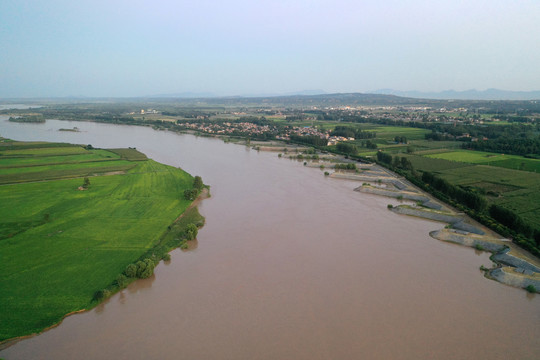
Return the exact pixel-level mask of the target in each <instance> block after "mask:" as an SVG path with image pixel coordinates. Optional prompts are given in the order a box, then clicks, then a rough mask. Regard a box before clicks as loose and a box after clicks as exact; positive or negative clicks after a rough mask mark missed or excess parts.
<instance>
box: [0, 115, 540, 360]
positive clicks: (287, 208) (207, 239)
mask: <svg viewBox="0 0 540 360" xmlns="http://www.w3.org/2000/svg"><path fill="white" fill-rule="evenodd" d="M74 126H77V127H79V128H80V129H81V132H78V133H75V132H59V131H57V130H58V129H59V128H72V127H74ZM0 134H1V135H2V136H4V137H8V138H13V139H16V140H46V141H65V142H71V143H81V144H92V145H93V146H96V147H128V146H131V147H133V146H135V147H137V149H138V150H140V151H142V152H144V153H146V154H147V155H148V156H149V157H151V158H153V159H155V160H157V161H160V162H163V163H166V164H169V165H174V166H180V167H182V168H183V169H185V170H186V171H188V172H189V173H191V174H193V175H201V176H202V178H203V180H204V182H205V183H206V184H209V185H210V186H211V195H212V196H211V198H209V199H207V200H204V201H203V202H202V204H201V205H200V207H199V209H200V212H201V213H202V214H203V215H204V216H205V217H206V225H205V226H204V228H203V229H201V230H200V231H199V236H198V241H197V243H196V244H193V245H192V247H191V249H190V250H189V251H181V250H175V251H173V252H172V253H171V256H172V260H171V261H170V262H169V263H160V264H159V265H158V267H157V268H156V271H155V275H154V276H153V277H152V278H150V279H146V280H139V281H137V282H135V283H133V284H131V285H130V286H129V287H128V288H127V289H125V290H124V291H122V292H120V293H118V294H116V295H114V296H113V297H112V298H111V299H110V300H108V301H107V302H105V303H104V304H102V305H100V306H99V307H97V308H95V309H93V310H91V311H88V312H86V313H82V314H77V315H73V316H70V317H68V318H66V319H65V320H64V322H63V323H62V324H61V325H60V326H58V327H56V328H54V329H51V330H49V331H46V332H44V333H43V334H41V335H39V336H35V337H32V338H29V339H26V340H23V341H20V342H18V343H16V344H15V345H12V346H11V347H9V348H7V349H5V350H3V351H1V352H0V357H2V358H5V359H7V360H10V359H235V360H239V359H250V360H252V359H268V360H276V359H309V360H314V359H415V360H417V359H490V360H492V359H539V358H540V296H539V295H531V294H527V293H526V292H525V291H523V290H520V289H515V288H512V287H508V286H505V285H502V284H500V283H497V282H495V281H491V280H488V279H486V278H484V276H483V275H482V273H481V272H480V270H479V267H480V266H481V265H484V266H487V267H490V266H491V261H490V260H489V255H488V254H486V253H482V252H476V251H474V250H472V249H470V248H465V247H461V246H459V245H453V244H447V243H443V242H440V241H437V240H434V239H432V238H431V237H429V235H428V233H429V231H431V230H436V229H440V228H441V227H443V226H444V224H441V223H436V222H431V221H426V220H421V219H416V218H412V217H407V216H402V215H398V214H394V213H392V212H390V211H388V210H387V209H386V205H387V204H389V203H393V204H397V203H396V202H395V201H394V200H390V199H387V198H384V197H378V196H375V195H369V194H363V193H358V192H354V191H352V190H353V188H355V187H356V186H358V183H356V182H352V181H347V180H338V179H330V178H327V177H325V176H324V175H323V173H322V171H320V170H319V169H315V168H306V167H303V166H302V164H301V163H299V162H295V161H290V160H288V159H284V158H282V159H279V158H278V156H277V154H276V153H262V152H260V153H259V152H257V151H254V150H250V149H248V148H246V147H244V146H239V145H234V144H226V143H224V142H223V141H221V140H218V139H211V138H202V137H195V136H192V135H179V134H174V133H170V132H164V131H154V130H152V129H150V128H142V127H128V126H114V125H104V124H94V123H81V122H65V121H47V123H46V124H15V123H9V122H7V121H5V117H3V118H0Z"/></svg>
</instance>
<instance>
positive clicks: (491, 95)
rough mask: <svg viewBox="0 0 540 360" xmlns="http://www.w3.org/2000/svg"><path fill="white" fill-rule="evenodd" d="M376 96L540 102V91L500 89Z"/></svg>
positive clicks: (387, 92) (391, 92) (397, 92)
mask: <svg viewBox="0 0 540 360" xmlns="http://www.w3.org/2000/svg"><path fill="white" fill-rule="evenodd" d="M372 93H374V94H385V95H397V96H405V97H411V98H417V99H438V100H445V99H455V100H540V91H509V90H499V89H487V90H482V91H479V90H475V89H471V90H465V91H455V90H445V91H440V92H421V91H400V90H393V89H380V90H376V91H373V92H372Z"/></svg>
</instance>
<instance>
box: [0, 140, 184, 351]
mask: <svg viewBox="0 0 540 360" xmlns="http://www.w3.org/2000/svg"><path fill="white" fill-rule="evenodd" d="M22 145H24V143H22ZM38 146H39V145H38ZM79 148H80V149H82V150H77V151H79V152H80V154H81V155H80V156H81V162H80V163H76V162H75V161H76V158H73V157H71V155H70V161H73V162H74V163H73V164H62V165H45V166H29V167H13V168H9V167H8V166H9V164H11V165H13V166H15V165H17V164H16V163H13V162H11V163H9V164H8V163H4V164H3V166H4V168H2V171H7V172H9V171H8V170H10V172H9V174H8V175H5V174H4V175H1V176H7V177H8V178H9V176H12V177H14V178H15V180H14V181H24V180H25V179H35V177H33V176H34V175H35V174H42V175H43V174H45V173H46V174H49V175H50V176H51V177H55V175H54V174H55V172H56V171H58V173H60V175H61V176H62V177H64V176H66V177H67V178H65V179H58V180H52V181H38V182H23V183H10V184H4V185H0V199H1V201H2V205H3V206H2V207H0V255H1V261H0V294H1V296H0V341H1V340H5V339H9V338H13V337H17V336H22V335H26V334H30V333H33V332H38V331H40V330H42V329H44V328H45V327H48V326H51V325H53V324H54V323H57V322H58V321H59V320H60V319H61V318H62V317H63V316H64V315H65V314H67V313H70V312H73V311H77V310H81V309H86V308H88V307H91V306H92V304H93V303H92V299H93V296H94V294H95V292H96V291H98V290H100V289H103V288H106V287H107V286H108V285H110V284H111V283H112V282H113V281H114V280H115V278H116V277H117V276H118V275H119V274H120V273H122V271H123V270H124V269H125V268H126V266H127V265H128V264H130V263H133V262H135V261H136V260H138V259H139V258H140V257H141V256H142V255H143V254H144V253H145V252H147V251H148V250H149V249H152V248H153V247H154V246H155V245H156V244H157V243H158V242H159V241H160V238H161V237H162V236H163V235H164V233H165V232H166V231H167V227H168V226H169V225H170V224H171V223H173V222H174V220H175V219H176V218H177V217H178V216H179V215H180V214H181V213H182V212H184V211H185V209H186V208H187V207H188V206H189V204H190V203H191V202H190V201H188V200H185V199H184V196H183V192H184V190H186V189H190V188H191V187H192V184H193V177H192V176H191V175H189V174H187V173H186V172H184V171H182V170H180V169H177V168H174V167H170V166H166V165H162V164H159V163H156V162H154V161H152V160H142V161H136V162H135V161H127V160H122V159H120V157H119V156H118V155H115V154H114V153H111V152H108V151H105V150H85V149H84V148H82V147H79ZM1 149H2V148H1V147H0V153H2V150H1ZM38 149H40V148H36V149H31V148H30V149H28V150H29V151H26V152H24V153H19V155H20V156H21V159H27V156H28V155H29V154H32V155H35V156H36V157H39V158H40V159H42V160H44V161H45V162H46V161H49V162H53V163H54V162H55V161H56V160H51V159H49V160H47V156H44V154H42V153H41V152H40V151H38ZM41 149H42V150H45V153H46V154H51V157H54V156H58V153H57V152H56V150H55V151H53V152H52V153H51V152H49V151H48V150H50V149H47V148H41ZM73 149H74V148H73V147H71V148H70V147H66V153H69V154H73ZM8 151H9V150H8ZM115 152H116V153H117V154H120V153H122V152H120V151H118V150H115ZM128 153H129V154H130V156H131V157H134V156H135V157H139V158H143V157H144V155H142V154H141V155H136V154H135V153H134V152H133V151H129V152H128ZM10 154H11V155H14V154H13V153H10ZM139 154H140V153H139ZM122 156H123V157H124V158H125V157H126V155H125V154H122ZM92 157H95V158H96V159H97V160H98V161H96V162H95V163H92V162H91V161H90V160H91V158H92ZM102 157H105V158H107V159H109V160H108V161H99V160H102V159H101V158H102ZM109 157H110V158H109ZM0 158H2V156H1V155H0ZM144 158H145V157H144ZM111 159H116V160H111ZM11 160H13V159H10V161H11ZM0 163H1V161H0ZM92 164H93V165H92ZM103 164H105V165H106V166H101V165H103ZM33 168H46V170H44V171H38V172H37V173H35V172H28V171H27V169H33ZM83 169H84V170H83ZM96 169H106V170H107V172H111V173H115V174H117V175H108V176H92V177H89V180H90V185H89V187H88V189H86V190H81V189H80V188H79V187H80V186H81V185H82V184H83V178H82V177H79V176H87V172H88V171H95V170H96ZM69 173H71V175H68V174H69ZM17 174H19V175H17ZM27 177H28V178H27ZM57 177H58V176H57ZM36 179H37V178H36ZM4 180H5V178H4Z"/></svg>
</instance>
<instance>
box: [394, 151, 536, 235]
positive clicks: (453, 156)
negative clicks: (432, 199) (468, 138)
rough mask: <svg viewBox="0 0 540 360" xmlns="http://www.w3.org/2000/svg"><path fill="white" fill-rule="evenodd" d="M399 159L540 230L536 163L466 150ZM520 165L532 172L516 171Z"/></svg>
mask: <svg viewBox="0 0 540 360" xmlns="http://www.w3.org/2000/svg"><path fill="white" fill-rule="evenodd" d="M401 156H404V157H406V158H407V159H409V160H410V161H411V163H412V165H413V167H414V168H415V169H416V170H420V171H429V172H433V173H435V174H437V175H439V176H441V177H442V178H444V179H446V180H448V181H449V182H450V183H451V184H454V185H460V186H463V187H468V188H470V189H472V190H476V191H479V192H480V193H482V194H484V195H485V198H486V200H488V202H489V203H494V204H498V205H502V206H504V207H506V208H508V209H511V210H513V211H514V212H516V213H517V214H518V215H520V216H521V217H522V218H523V219H524V220H525V221H526V222H527V223H529V224H531V225H532V226H534V227H535V228H537V229H540V174H539V173H535V172H534V170H536V171H540V169H538V168H536V166H537V165H536V164H537V162H538V160H535V159H527V158H523V157H520V156H513V155H510V156H509V155H504V156H503V155H500V154H499V155H496V154H495V155H493V154H491V153H482V152H478V153H477V152H474V151H465V150H463V151H454V152H444V153H440V154H439V153H438V154H428V155H426V156H421V155H417V154H414V155H409V154H402V155H401ZM458 159H459V160H461V161H458ZM491 159H498V160H493V161H492V160H491ZM465 161H467V162H465ZM523 162H524V163H525V166H524V168H523V167H522V168H523V170H527V167H529V169H532V170H533V172H531V170H529V171H523V170H517V169H516V168H515V165H516V164H519V166H521V164H522V163H523ZM488 163H489V165H487V164H488Z"/></svg>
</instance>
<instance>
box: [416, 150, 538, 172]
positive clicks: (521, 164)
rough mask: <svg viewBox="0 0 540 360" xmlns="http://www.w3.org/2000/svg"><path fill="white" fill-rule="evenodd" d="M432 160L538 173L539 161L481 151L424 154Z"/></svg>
mask: <svg viewBox="0 0 540 360" xmlns="http://www.w3.org/2000/svg"><path fill="white" fill-rule="evenodd" d="M425 156H427V157H430V158H434V159H443V160H450V161H458V162H464V163H469V164H484V165H491V166H497V167H502V168H507V169H515V170H524V171H531V172H538V173H540V160H538V159H529V158H525V157H523V156H518V155H507V154H497V153H490V152H483V151H469V150H457V151H448V152H441V153H436V154H426V155H425Z"/></svg>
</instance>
